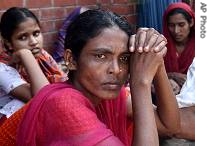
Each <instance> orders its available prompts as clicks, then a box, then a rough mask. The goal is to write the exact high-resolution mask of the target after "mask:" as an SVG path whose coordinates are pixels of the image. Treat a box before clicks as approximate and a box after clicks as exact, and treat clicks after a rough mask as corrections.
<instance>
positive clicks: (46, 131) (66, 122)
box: [17, 83, 127, 146]
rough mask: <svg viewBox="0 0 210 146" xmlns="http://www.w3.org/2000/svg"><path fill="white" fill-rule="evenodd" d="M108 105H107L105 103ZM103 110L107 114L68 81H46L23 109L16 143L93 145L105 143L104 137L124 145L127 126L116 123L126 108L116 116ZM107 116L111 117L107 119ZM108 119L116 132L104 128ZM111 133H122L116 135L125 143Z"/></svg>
mask: <svg viewBox="0 0 210 146" xmlns="http://www.w3.org/2000/svg"><path fill="white" fill-rule="evenodd" d="M122 96H125V94H124V90H123V89H122V91H121V93H120V95H119V97H118V98H122ZM118 98H117V99H118ZM122 99H125V98H122ZM113 103H114V102H113ZM102 104H106V103H102ZM115 106H116V105H115ZM119 107H120V105H118V107H117V109H120V108H119ZM123 107H124V106H123ZM107 108H110V106H108V105H107ZM124 108H125V107H124ZM104 111H105V113H106V114H110V115H106V114H105V113H100V114H101V116H99V115H97V114H96V109H95V107H94V106H93V105H92V103H91V102H90V101H89V100H88V98H87V97H85V96H84V95H83V94H82V93H81V92H79V91H78V90H76V89H74V87H73V86H71V85H68V84H66V83H55V84H51V85H47V86H46V87H44V88H42V89H41V90H40V92H39V93H38V94H37V95H36V96H35V97H34V98H33V99H32V101H31V103H30V105H29V107H28V109H27V111H26V112H25V114H24V117H23V119H22V121H21V124H20V127H19V130H18V137H17V138H18V139H17V145H18V146H26V145H28V146H29V145H30V146H35V145H39V146H42V145H60V146H65V145H77V146H84V145H85V146H92V145H96V144H100V143H103V144H104V140H105V141H106V140H107V141H108V143H105V144H109V145H115V146H122V145H127V135H126V130H122V129H126V126H125V127H120V126H121V125H118V124H119V123H120V122H122V123H124V122H123V121H126V117H125V116H124V115H125V113H122V112H124V111H125V110H121V111H119V112H118V113H117V115H119V116H117V115H116V114H115V115H112V114H114V112H111V111H109V112H108V113H107V110H106V109H105V110H104ZM104 111H103V112H104ZM113 111H114V110H113ZM103 115H104V117H107V118H104V117H103ZM110 117H111V118H113V121H112V119H109V118H110ZM120 118H122V119H120ZM99 119H101V120H102V119H106V120H107V121H103V120H102V121H100V120H99ZM116 121H117V122H119V123H116ZM103 122H104V123H103ZM107 122H108V123H110V124H109V125H112V126H113V127H115V128H110V129H116V127H118V129H117V132H115V131H114V134H113V131H111V130H110V129H108V128H107ZM125 123H126V122H125ZM109 125H108V127H109ZM122 125H124V124H122ZM119 131H120V132H119ZM121 131H124V132H123V133H124V135H123V134H122V135H121V134H120V133H121ZM114 135H116V137H117V136H119V135H121V136H119V139H120V140H121V141H122V142H123V143H124V144H123V143H122V142H121V141H120V140H119V139H118V138H116V137H115V136H114Z"/></svg>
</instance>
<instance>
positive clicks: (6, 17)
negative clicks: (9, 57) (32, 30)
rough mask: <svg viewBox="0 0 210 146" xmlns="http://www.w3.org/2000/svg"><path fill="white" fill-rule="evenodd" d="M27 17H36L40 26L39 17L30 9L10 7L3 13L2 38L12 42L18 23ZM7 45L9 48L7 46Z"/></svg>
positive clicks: (0, 30)
mask: <svg viewBox="0 0 210 146" xmlns="http://www.w3.org/2000/svg"><path fill="white" fill-rule="evenodd" d="M27 18H32V19H34V20H35V21H36V22H37V24H38V25H39V26H40V23H39V20H38V18H37V17H36V16H35V14H34V13H33V12H31V11H30V10H29V9H27V8H21V7H12V8H9V9H8V10H7V11H6V12H4V13H3V15H2V17H1V21H0V32H1V36H2V38H3V39H5V40H7V41H9V42H10V41H11V37H12V35H13V33H14V32H15V30H16V28H17V27H18V25H19V24H20V23H22V22H24V21H25V20H26V19H27ZM4 45H5V44H4ZM5 47H6V49H8V48H7V46H5Z"/></svg>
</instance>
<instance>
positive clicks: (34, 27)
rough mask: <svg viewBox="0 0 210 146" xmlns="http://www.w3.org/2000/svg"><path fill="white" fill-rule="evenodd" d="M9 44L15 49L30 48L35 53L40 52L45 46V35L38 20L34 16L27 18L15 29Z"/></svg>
mask: <svg viewBox="0 0 210 146" xmlns="http://www.w3.org/2000/svg"><path fill="white" fill-rule="evenodd" d="M9 46H10V47H12V49H14V50H15V51H17V50H20V49H23V48H24V49H29V50H31V51H32V52H33V53H34V54H37V53H39V51H40V49H41V48H43V36H42V33H41V30H40V27H39V25H38V24H37V22H36V21H35V20H34V19H32V18H27V19H26V20H25V21H24V22H22V23H20V24H19V25H18V27H17V28H16V30H15V31H14V33H13V35H12V37H11V42H9Z"/></svg>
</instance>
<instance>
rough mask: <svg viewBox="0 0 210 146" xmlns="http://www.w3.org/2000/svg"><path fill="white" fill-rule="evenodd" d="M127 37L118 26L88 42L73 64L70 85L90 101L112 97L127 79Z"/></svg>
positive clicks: (128, 54)
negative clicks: (73, 71)
mask: <svg viewBox="0 0 210 146" xmlns="http://www.w3.org/2000/svg"><path fill="white" fill-rule="evenodd" d="M128 39H129V38H128V36H127V34H126V33H125V32H123V31H122V30H120V29H119V28H118V27H111V28H106V29H104V30H102V32H101V33H100V34H99V35H98V36H96V37H95V38H92V39H90V40H89V41H88V42H87V44H86V45H85V47H84V48H83V50H82V52H81V54H80V57H79V60H78V62H77V70H76V75H75V78H74V85H75V86H76V87H77V89H79V90H80V91H82V92H83V93H84V95H86V96H87V97H88V98H90V99H91V100H93V101H94V102H95V101H97V100H98V99H112V98H115V97H116V96H117V95H118V94H119V92H120V89H121V87H122V85H123V84H124V83H125V81H126V79H127V76H128V63H129V56H130V53H129V51H128V47H127V44H128Z"/></svg>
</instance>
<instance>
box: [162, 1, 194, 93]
mask: <svg viewBox="0 0 210 146" xmlns="http://www.w3.org/2000/svg"><path fill="white" fill-rule="evenodd" d="M163 34H164V36H165V37H166V38H167V41H168V43H167V45H166V46H167V48H168V51H167V53H166V56H165V57H164V61H165V67H166V71H167V73H168V77H169V79H170V80H173V81H174V82H176V83H174V82H172V86H175V87H173V88H174V89H177V90H176V91H175V94H178V93H179V91H180V89H181V87H182V85H183V84H184V82H185V80H186V74H187V70H188V68H189V66H190V64H191V63H192V61H193V58H194V56H195V14H194V11H193V10H192V9H191V8H190V6H189V5H187V4H185V3H182V2H178V3H172V4H170V5H169V6H168V8H167V9H166V10H165V12H164V16H163ZM177 85H178V86H179V87H176V86H177Z"/></svg>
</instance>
